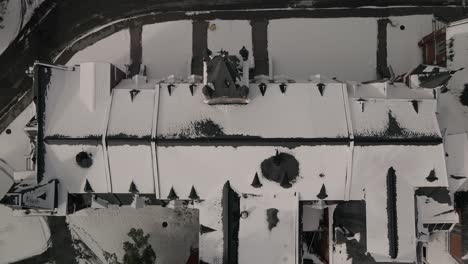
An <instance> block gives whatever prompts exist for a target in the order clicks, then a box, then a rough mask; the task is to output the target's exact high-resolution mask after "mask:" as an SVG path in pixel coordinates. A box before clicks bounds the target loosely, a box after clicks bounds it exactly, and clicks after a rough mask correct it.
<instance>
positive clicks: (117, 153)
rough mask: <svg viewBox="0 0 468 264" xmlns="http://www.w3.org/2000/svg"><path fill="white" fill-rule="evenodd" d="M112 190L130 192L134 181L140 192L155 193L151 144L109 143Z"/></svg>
mask: <svg viewBox="0 0 468 264" xmlns="http://www.w3.org/2000/svg"><path fill="white" fill-rule="evenodd" d="M107 153H108V155H109V168H110V174H111V176H112V181H111V182H112V192H114V193H128V192H130V190H129V189H130V184H131V183H132V182H133V183H134V184H135V186H136V188H137V189H138V191H139V192H140V193H155V180H154V179H155V178H154V177H153V171H154V170H153V166H152V165H153V163H152V159H151V157H152V156H151V145H150V144H149V143H148V144H146V145H134V146H128V145H112V143H110V144H109V145H108V150H107Z"/></svg>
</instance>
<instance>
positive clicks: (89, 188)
mask: <svg viewBox="0 0 468 264" xmlns="http://www.w3.org/2000/svg"><path fill="white" fill-rule="evenodd" d="M84 191H85V192H87V193H91V192H94V190H93V188H92V187H91V184H89V181H88V180H86V183H85V186H84Z"/></svg>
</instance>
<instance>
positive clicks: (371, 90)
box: [347, 81, 434, 100]
mask: <svg viewBox="0 0 468 264" xmlns="http://www.w3.org/2000/svg"><path fill="white" fill-rule="evenodd" d="M347 83H348V94H349V96H350V97H352V98H356V99H360V98H362V99H384V98H387V99H403V100H404V99H406V100H434V94H433V92H432V90H428V89H409V88H408V86H406V84H404V83H400V82H389V81H375V82H367V83H357V82H347Z"/></svg>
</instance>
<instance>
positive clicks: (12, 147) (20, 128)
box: [0, 104, 35, 171]
mask: <svg viewBox="0 0 468 264" xmlns="http://www.w3.org/2000/svg"><path fill="white" fill-rule="evenodd" d="M34 115H35V106H34V105H33V104H31V105H29V106H28V107H27V108H26V109H25V110H24V111H23V112H22V113H21V114H20V115H19V116H18V118H17V119H15V121H13V122H12V123H11V124H10V125H9V126H8V127H7V129H5V130H4V131H3V132H2V133H1V134H0V146H1V147H0V159H3V161H5V162H6V163H8V165H10V166H11V167H12V169H13V170H14V171H23V170H25V169H26V158H25V157H26V156H28V155H29V153H30V144H29V138H28V136H27V135H26V133H25V132H24V127H25V125H26V124H27V123H28V122H29V120H31V118H32V117H33V116H34ZM8 132H10V134H8Z"/></svg>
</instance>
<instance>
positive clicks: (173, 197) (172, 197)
mask: <svg viewBox="0 0 468 264" xmlns="http://www.w3.org/2000/svg"><path fill="white" fill-rule="evenodd" d="M167 199H169V200H177V199H179V196H177V194H176V192H175V191H174V187H171V190H170V191H169V195H168V196H167Z"/></svg>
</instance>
